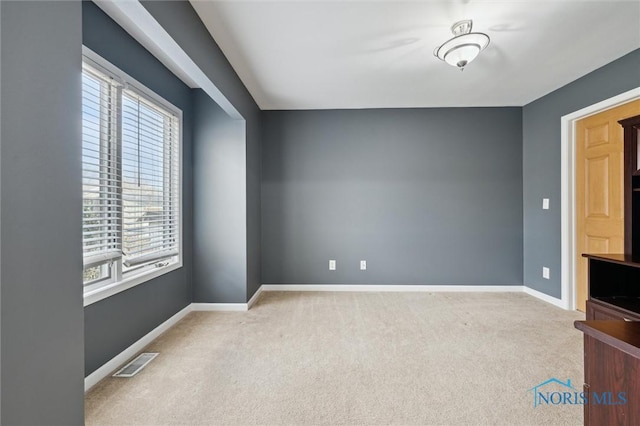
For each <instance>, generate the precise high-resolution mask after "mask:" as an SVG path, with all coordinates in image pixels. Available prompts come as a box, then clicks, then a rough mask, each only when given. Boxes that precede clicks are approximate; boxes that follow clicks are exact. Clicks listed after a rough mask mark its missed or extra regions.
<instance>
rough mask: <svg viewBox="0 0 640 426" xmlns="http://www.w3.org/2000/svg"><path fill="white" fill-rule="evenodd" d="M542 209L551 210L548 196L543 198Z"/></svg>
mask: <svg viewBox="0 0 640 426" xmlns="http://www.w3.org/2000/svg"><path fill="white" fill-rule="evenodd" d="M542 210H549V199H548V198H543V199H542Z"/></svg>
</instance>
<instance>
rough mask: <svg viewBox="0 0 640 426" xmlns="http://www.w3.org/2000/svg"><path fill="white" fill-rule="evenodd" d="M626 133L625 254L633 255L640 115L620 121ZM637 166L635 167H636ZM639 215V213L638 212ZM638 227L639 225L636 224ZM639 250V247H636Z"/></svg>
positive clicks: (624, 187) (624, 186)
mask: <svg viewBox="0 0 640 426" xmlns="http://www.w3.org/2000/svg"><path fill="white" fill-rule="evenodd" d="M618 124H620V125H621V126H622V128H623V133H624V147H623V153H624V183H623V190H624V252H625V253H633V252H634V247H633V220H632V219H633V207H632V204H633V199H632V196H633V195H632V194H633V183H632V178H633V176H638V168H639V167H638V166H639V165H638V164H635V162H636V160H637V158H638V133H637V129H640V115H636V116H634V117H629V118H625V119H624V120H620V121H618ZM634 130H636V131H634ZM634 165H635V167H634ZM636 213H637V212H636ZM636 226H638V224H636ZM636 244H637V242H636ZM636 249H638V247H636Z"/></svg>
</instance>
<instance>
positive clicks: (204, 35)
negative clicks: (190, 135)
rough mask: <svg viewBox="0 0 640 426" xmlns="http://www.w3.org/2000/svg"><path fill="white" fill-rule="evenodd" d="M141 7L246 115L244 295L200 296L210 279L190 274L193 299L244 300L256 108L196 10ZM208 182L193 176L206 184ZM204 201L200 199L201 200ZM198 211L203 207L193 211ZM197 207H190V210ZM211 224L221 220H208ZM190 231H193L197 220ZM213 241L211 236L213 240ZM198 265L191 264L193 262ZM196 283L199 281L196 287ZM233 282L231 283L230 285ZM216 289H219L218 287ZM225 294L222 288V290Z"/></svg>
mask: <svg viewBox="0 0 640 426" xmlns="http://www.w3.org/2000/svg"><path fill="white" fill-rule="evenodd" d="M142 3H143V5H144V6H145V8H146V9H147V10H148V11H149V13H151V14H152V15H153V17H154V18H155V19H156V20H157V21H158V22H159V23H160V24H161V25H162V26H163V28H164V29H165V30H166V31H167V32H168V33H169V34H170V35H171V36H172V38H173V39H174V40H175V41H176V42H177V43H178V44H179V45H180V46H181V47H182V49H183V50H184V51H185V52H186V53H187V54H188V55H189V56H190V57H191V59H192V60H193V61H194V62H195V63H196V64H197V65H198V66H199V67H200V69H201V70H202V71H203V72H204V73H205V74H206V75H207V77H209V79H210V80H211V81H212V82H213V83H214V84H215V85H216V87H217V88H218V89H219V90H220V91H221V92H222V93H223V94H224V95H225V96H226V98H227V99H228V100H229V101H230V102H231V103H232V104H233V106H234V107H235V108H236V109H237V110H238V111H239V112H240V114H242V116H243V117H244V119H245V120H246V141H245V144H246V146H245V150H246V158H245V174H246V213H245V216H246V240H245V250H246V269H247V273H246V281H245V283H244V284H242V285H244V286H246V291H245V298H243V299H236V298H234V299H233V300H231V299H227V296H229V295H228V294H227V296H225V298H224V299H217V298H209V297H207V298H205V299H200V298H199V297H200V296H204V295H213V294H218V290H215V291H213V292H212V290H211V285H214V286H217V285H218V284H216V283H211V281H210V280H205V281H200V280H199V279H198V277H199V276H200V277H201V276H202V275H200V274H198V275H197V276H196V279H195V280H194V283H193V285H194V296H197V297H198V298H195V299H194V302H222V301H223V300H224V301H232V302H246V301H247V300H248V299H249V298H251V296H253V294H254V293H255V292H256V291H257V289H258V287H260V247H261V245H260V209H261V207H260V155H261V154H260V146H261V113H260V110H259V109H258V107H257V105H256V103H255V101H254V100H253V98H252V97H251V95H250V94H249V92H248V91H247V89H246V88H245V87H244V85H243V84H242V81H241V80H240V78H238V76H237V74H236V73H235V71H234V70H233V68H232V67H231V65H230V64H229V61H227V59H226V57H225V56H224V54H223V53H222V51H221V50H220V48H219V47H218V45H217V44H216V42H215V41H214V40H213V38H212V37H211V35H210V34H209V32H208V31H207V29H206V27H205V26H204V25H203V24H202V22H201V21H200V18H199V17H198V14H197V13H196V12H195V11H194V10H193V8H192V7H191V5H190V4H189V2H186V1H144V2H142ZM209 183H210V182H196V185H198V184H202V185H208V184H209ZM202 205H203V206H204V205H207V204H206V203H204V204H202ZM199 213H200V215H201V216H202V217H204V216H205V215H207V214H208V212H207V211H202V212H199ZM197 214H198V212H196V215H197ZM212 226H223V224H217V225H216V224H213V225H212ZM194 231H195V233H196V234H199V233H200V229H198V227H197V225H196V228H195V230H194ZM214 244H215V242H211V245H210V246H213V245H214ZM195 267H196V268H198V266H197V264H196V265H195ZM200 287H203V288H202V289H200ZM234 287H236V286H235V285H234ZM220 291H222V290H220ZM225 294H226V293H225Z"/></svg>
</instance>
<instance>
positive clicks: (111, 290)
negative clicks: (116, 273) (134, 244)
mask: <svg viewBox="0 0 640 426" xmlns="http://www.w3.org/2000/svg"><path fill="white" fill-rule="evenodd" d="M179 268H182V262H175V263H172V264H170V265H167V266H165V267H163V268H158V269H156V270H153V271H147V272H144V273H142V274H140V275H135V276H132V277H129V278H127V279H126V280H122V281H120V282H117V283H110V284H106V285H104V286H102V287H99V288H96V289H93V290H91V291H85V292H84V306H85V307H86V306H89V305H91V304H93V303H96V302H99V301H100V300H103V299H106V298H107V297H110V296H113V295H114V294H118V293H120V292H123V291H125V290H128V289H130V288H132V287H135V286H137V285H139V284H142V283H145V282H147V281H149V280H152V279H154V278H158V277H159V276H161V275H164V274H167V273H169V272H171V271H175V270H176V269H179Z"/></svg>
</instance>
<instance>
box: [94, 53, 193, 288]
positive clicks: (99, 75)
mask: <svg viewBox="0 0 640 426" xmlns="http://www.w3.org/2000/svg"><path fill="white" fill-rule="evenodd" d="M82 170H83V176H82V177H83V222H82V231H83V233H82V235H83V252H84V268H85V274H84V280H85V283H90V282H91V283H93V282H96V281H99V280H106V279H108V280H111V281H113V282H117V281H120V280H121V279H122V278H123V276H126V274H132V273H134V272H135V273H137V271H139V270H140V268H141V267H143V266H145V265H149V266H153V264H155V265H156V267H162V266H163V265H164V264H165V263H166V262H164V263H160V261H166V260H169V261H170V260H176V259H177V256H178V255H179V252H180V235H179V233H180V211H181V210H180V118H179V116H178V114H177V113H174V112H171V111H170V110H169V109H168V108H165V107H164V106H163V104H161V103H160V102H157V101H156V98H155V97H154V96H147V95H145V94H144V91H138V88H137V87H133V86H128V85H126V84H124V83H120V82H119V81H116V80H115V79H113V78H111V77H110V76H108V75H107V73H106V72H104V73H103V72H102V71H101V70H100V67H97V66H96V67H94V66H93V65H92V64H89V63H84V64H83V72H82ZM110 265H111V266H113V265H115V266H116V267H115V268H114V269H111V268H110Z"/></svg>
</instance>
